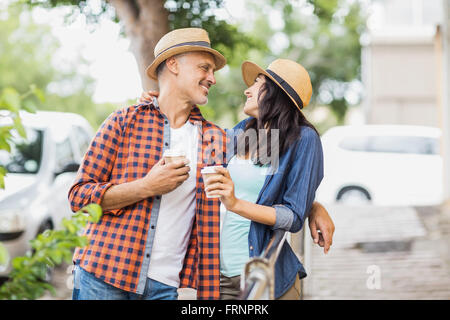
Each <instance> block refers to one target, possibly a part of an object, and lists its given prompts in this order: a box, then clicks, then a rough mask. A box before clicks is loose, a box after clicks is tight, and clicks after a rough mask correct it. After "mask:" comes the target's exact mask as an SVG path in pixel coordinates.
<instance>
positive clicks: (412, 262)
mask: <svg viewBox="0 0 450 320" xmlns="http://www.w3.org/2000/svg"><path fill="white" fill-rule="evenodd" d="M328 209H329V211H330V214H331V215H332V218H333V220H334V222H335V226H336V232H335V238H334V242H333V246H332V249H331V250H330V253H329V254H328V255H324V254H323V250H322V249H319V248H318V247H317V246H313V245H311V246H310V247H309V248H310V250H309V251H308V250H307V251H306V257H305V259H307V260H306V268H307V271H308V274H309V275H308V277H307V280H305V282H304V283H303V286H304V293H305V299H450V252H449V243H450V209H447V210H443V209H442V210H441V209H440V208H436V207H427V208H376V207H365V208H363V207H360V208H356V207H353V208H349V207H342V206H335V207H329V208H328ZM307 234H308V235H309V231H308V233H307ZM53 283H54V285H55V286H56V288H57V295H56V296H55V297H52V296H50V295H46V296H44V297H43V299H70V297H71V292H72V291H71V290H72V276H71V269H70V266H67V265H65V266H62V267H60V268H58V269H57V270H55V272H54V276H53ZM180 299H195V291H194V290H189V289H188V290H180Z"/></svg>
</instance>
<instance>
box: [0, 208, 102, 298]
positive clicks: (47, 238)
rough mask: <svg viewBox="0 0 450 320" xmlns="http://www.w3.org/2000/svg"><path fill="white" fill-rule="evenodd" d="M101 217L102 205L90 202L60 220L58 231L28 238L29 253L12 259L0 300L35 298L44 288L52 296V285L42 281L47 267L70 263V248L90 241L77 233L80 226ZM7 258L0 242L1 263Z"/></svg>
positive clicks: (0, 292)
mask: <svg viewBox="0 0 450 320" xmlns="http://www.w3.org/2000/svg"><path fill="white" fill-rule="evenodd" d="M101 216H102V209H101V207H100V206H99V205H97V204H90V205H88V206H86V207H84V208H83V209H81V210H80V211H78V212H76V213H75V214H73V216H72V217H71V219H66V218H65V219H63V221H62V226H63V228H62V229H61V230H47V231H45V232H44V233H42V234H39V235H38V236H37V237H36V238H35V239H33V240H31V241H30V244H31V248H32V253H30V254H28V255H26V256H23V257H16V258H14V259H13V260H12V262H11V263H12V267H13V270H12V272H11V274H10V280H9V281H7V282H5V283H4V284H3V286H1V287H0V299H14V300H15V299H37V298H39V297H41V296H42V295H43V294H44V293H45V292H46V291H49V292H50V293H51V294H53V295H55V290H54V288H53V286H52V285H51V284H49V283H46V282H45V277H46V273H47V270H48V268H53V267H55V266H56V265H59V264H61V263H62V262H63V261H65V262H66V263H70V262H71V260H72V255H73V253H72V250H73V249H74V248H75V247H85V246H87V245H88V243H89V239H88V238H87V237H84V236H81V235H80V233H81V231H82V229H83V228H84V227H85V226H86V224H87V223H97V222H98V221H99V220H100V218H101ZM6 260H7V252H6V250H5V248H4V247H3V246H1V244H0V262H1V261H5V262H6Z"/></svg>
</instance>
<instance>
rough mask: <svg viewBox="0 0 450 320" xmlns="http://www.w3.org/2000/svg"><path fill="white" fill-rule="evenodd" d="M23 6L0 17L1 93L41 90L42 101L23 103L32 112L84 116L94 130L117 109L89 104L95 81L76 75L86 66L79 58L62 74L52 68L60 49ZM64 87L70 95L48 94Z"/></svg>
mask: <svg viewBox="0 0 450 320" xmlns="http://www.w3.org/2000/svg"><path fill="white" fill-rule="evenodd" d="M26 9H27V8H25V7H22V6H18V5H15V6H12V5H11V6H9V7H8V10H7V14H6V15H3V16H2V17H0V44H1V50H0V70H1V72H0V90H2V89H5V88H14V89H15V90H17V91H18V92H25V91H26V90H28V88H29V87H30V85H35V86H36V87H38V88H41V89H42V92H43V95H45V98H46V99H45V101H44V100H42V101H41V100H39V99H37V98H36V96H34V95H29V96H27V97H26V98H25V99H24V101H23V102H22V103H23V104H24V105H25V106H27V107H29V108H32V109H42V110H51V111H63V112H74V113H78V114H81V115H83V116H84V117H85V118H86V119H87V120H88V121H89V122H90V123H91V125H92V126H93V127H94V128H96V127H98V126H99V125H100V124H101V123H102V122H103V120H104V119H105V118H106V117H107V116H108V115H109V114H110V113H111V112H112V111H113V110H114V109H116V108H117V106H115V105H112V104H95V103H94V102H93V101H92V95H93V91H94V84H95V82H94V79H92V78H91V77H89V76H87V75H84V74H80V73H79V72H77V70H79V69H80V68H81V67H83V66H86V65H87V62H86V61H85V60H83V59H82V57H79V58H78V59H76V60H74V61H72V65H68V66H67V65H66V66H65V71H62V70H59V69H58V67H55V65H54V61H53V56H54V55H55V53H56V52H57V50H58V48H59V47H60V43H59V41H58V40H57V39H56V38H55V37H54V36H53V35H52V34H51V30H50V27H49V26H46V25H42V24H36V23H34V22H33V20H32V19H31V13H30V12H29V11H28V10H26ZM59 83H64V84H66V85H65V87H69V88H71V90H70V91H69V92H58V91H56V92H55V89H53V90H50V89H49V88H51V87H52V86H53V87H55V86H54V84H59Z"/></svg>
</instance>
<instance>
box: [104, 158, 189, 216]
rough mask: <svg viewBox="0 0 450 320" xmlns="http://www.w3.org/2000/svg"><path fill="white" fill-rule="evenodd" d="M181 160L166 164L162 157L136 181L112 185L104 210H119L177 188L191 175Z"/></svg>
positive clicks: (105, 195)
mask: <svg viewBox="0 0 450 320" xmlns="http://www.w3.org/2000/svg"><path fill="white" fill-rule="evenodd" d="M186 164H187V163H186V162H184V161H179V162H173V163H168V164H164V160H163V159H161V160H160V161H159V162H158V163H156V164H155V165H154V166H153V167H152V169H151V170H150V171H149V172H148V174H147V175H146V176H145V177H144V178H142V179H137V180H135V181H131V182H126V183H122V184H118V185H113V186H112V187H110V188H109V189H108V190H107V191H106V192H105V194H104V195H103V199H102V201H101V204H100V205H101V207H102V209H103V210H106V211H110V210H117V209H122V208H123V207H126V206H129V205H131V204H134V203H136V202H139V201H142V200H144V199H146V198H149V197H154V196H156V195H162V194H165V193H167V192H170V191H172V190H174V189H176V188H177V187H178V186H179V185H180V184H182V183H183V182H184V181H185V180H186V179H187V178H188V177H189V170H190V168H189V166H186Z"/></svg>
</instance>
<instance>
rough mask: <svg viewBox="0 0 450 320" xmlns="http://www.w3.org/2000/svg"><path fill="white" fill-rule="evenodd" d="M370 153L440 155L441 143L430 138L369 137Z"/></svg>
mask: <svg viewBox="0 0 450 320" xmlns="http://www.w3.org/2000/svg"><path fill="white" fill-rule="evenodd" d="M368 151H369V152H387V153H407V154H430V155H431V154H439V141H438V140H437V139H434V138H429V137H408V136H378V137H369V146H368Z"/></svg>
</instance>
